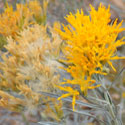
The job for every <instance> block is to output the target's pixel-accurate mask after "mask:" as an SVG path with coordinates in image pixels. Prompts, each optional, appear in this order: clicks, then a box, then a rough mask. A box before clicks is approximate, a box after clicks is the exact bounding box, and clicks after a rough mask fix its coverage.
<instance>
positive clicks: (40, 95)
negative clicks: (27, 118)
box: [0, 0, 125, 125]
mask: <svg viewBox="0 0 125 125" xmlns="http://www.w3.org/2000/svg"><path fill="white" fill-rule="evenodd" d="M47 3H48V2H47V1H43V6H42V7H41V6H40V3H39V2H38V1H37V0H33V1H29V2H27V3H26V4H17V5H16V10H14V9H13V8H12V6H9V5H7V8H6V9H5V11H4V13H3V14H1V15H0V29H1V30H0V34H1V36H2V37H1V38H3V39H4V40H6V41H7V45H4V48H6V52H3V53H2V55H1V59H2V60H1V62H0V106H2V107H4V108H7V109H9V110H12V111H16V112H24V111H27V110H28V111H32V110H33V111H34V109H38V108H39V107H41V109H42V112H41V117H42V120H45V121H48V120H49V121H50V122H47V123H45V122H44V121H42V122H41V123H42V124H50V123H52V124H65V123H66V118H67V117H70V115H76V114H80V115H81V116H82V115H84V117H82V119H83V124H86V123H87V124H88V123H89V121H90V120H89V119H90V118H89V117H92V118H93V119H92V121H93V122H94V121H98V122H99V123H100V122H101V123H104V124H107V125H112V124H114V125H120V124H121V119H120V117H118V114H117V112H118V111H117V108H116V106H115V105H114V103H113V101H112V98H111V96H110V94H109V92H108V90H109V88H108V89H107V86H106V84H105V83H104V81H103V80H104V79H103V78H104V76H106V75H108V71H109V67H111V68H112V69H113V70H114V71H115V72H116V69H115V67H114V66H113V64H112V61H113V60H118V59H124V58H125V57H120V56H118V55H117V47H119V46H122V45H124V44H125V43H124V38H121V39H119V40H118V39H117V38H118V35H119V33H120V32H122V31H124V28H121V25H122V22H121V23H119V24H117V19H116V20H115V21H114V22H113V23H111V19H110V17H111V14H110V7H108V8H105V6H103V5H102V4H100V6H99V8H98V10H95V8H94V7H93V6H92V5H90V7H91V11H90V16H88V15H85V14H84V13H83V10H82V9H81V11H79V10H78V11H77V13H76V14H72V13H70V14H69V15H67V17H65V19H66V20H67V21H68V23H69V24H67V25H64V24H62V27H60V24H59V23H54V26H53V27H50V26H49V25H48V24H46V25H43V24H45V19H46V8H47ZM102 15H103V16H102ZM7 24H8V25H7ZM61 28H62V29H61ZM109 87H111V86H109ZM61 90H62V91H61ZM123 94H124V93H123ZM123 96H124V95H123ZM58 100H62V101H58ZM71 102H72V106H70V103H71ZM75 104H76V107H75ZM81 116H80V118H81ZM74 117H75V116H74ZM74 121H75V120H74ZM84 121H85V122H84Z"/></svg>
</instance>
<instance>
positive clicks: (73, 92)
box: [57, 86, 79, 110]
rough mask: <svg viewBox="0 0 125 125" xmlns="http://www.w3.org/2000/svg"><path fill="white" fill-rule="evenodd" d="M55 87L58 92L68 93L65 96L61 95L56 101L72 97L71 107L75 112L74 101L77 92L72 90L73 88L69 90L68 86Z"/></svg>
mask: <svg viewBox="0 0 125 125" xmlns="http://www.w3.org/2000/svg"><path fill="white" fill-rule="evenodd" d="M57 87H58V88H59V89H60V90H63V91H67V92H68V93H66V94H63V95H62V96H61V97H59V98H58V100H60V99H61V98H66V97H68V96H72V97H73V99H72V107H73V110H75V100H76V97H77V96H78V95H79V92H78V91H77V90H74V89H73V88H71V87H69V86H65V87H62V86H57Z"/></svg>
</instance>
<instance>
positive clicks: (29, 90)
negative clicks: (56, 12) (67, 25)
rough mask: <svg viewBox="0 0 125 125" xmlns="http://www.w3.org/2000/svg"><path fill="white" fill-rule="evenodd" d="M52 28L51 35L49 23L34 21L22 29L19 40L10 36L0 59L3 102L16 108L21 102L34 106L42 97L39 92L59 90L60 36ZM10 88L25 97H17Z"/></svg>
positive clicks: (0, 87)
mask: <svg viewBox="0 0 125 125" xmlns="http://www.w3.org/2000/svg"><path fill="white" fill-rule="evenodd" d="M50 31H51V33H52V38H50V37H49V36H48V35H47V31H46V27H44V26H40V25H34V26H33V27H28V28H27V29H24V30H23V31H22V32H21V33H19V36H18V37H17V41H15V40H13V39H12V37H9V38H8V44H7V45H6V46H5V48H6V49H7V52H6V53H4V54H3V55H2V59H3V61H2V62H0V70H1V75H0V78H1V81H0V96H1V97H2V99H1V100H0V105H1V106H3V107H6V108H9V107H11V109H15V110H19V107H20V106H22V107H23V106H25V107H28V108H29V107H31V106H34V107H35V106H36V105H35V104H38V103H39V99H40V94H39V93H38V92H40V91H44V92H53V93H56V92H57V91H58V90H57V89H56V88H55V86H54V85H55V84H58V83H59V75H58V72H57V67H58V66H60V64H59V63H58V62H57V61H56V60H57V59H58V56H59V49H60V48H59V47H60V44H61V40H60V39H59V36H58V35H55V32H54V29H52V28H50ZM55 46H56V49H55ZM10 67H11V68H10ZM11 91H13V92H15V94H17V95H18V96H20V97H22V98H18V97H14V96H13V95H11V93H10V92H11ZM11 100H12V101H11Z"/></svg>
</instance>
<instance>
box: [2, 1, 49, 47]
mask: <svg viewBox="0 0 125 125" xmlns="http://www.w3.org/2000/svg"><path fill="white" fill-rule="evenodd" d="M47 4H48V2H47V1H43V7H41V5H40V3H39V2H38V1H37V0H34V1H29V2H27V3H25V4H16V10H14V9H13V7H12V6H9V5H8V4H7V7H6V8H5V10H4V13H2V14H1V15H0V34H1V35H2V36H3V37H8V36H10V35H11V36H12V37H13V38H14V39H16V36H17V33H18V32H19V31H21V30H22V29H23V28H26V27H27V26H29V25H31V24H35V23H38V24H45V21H46V8H47ZM2 41H3V40H1V42H2ZM1 47H2V45H1Z"/></svg>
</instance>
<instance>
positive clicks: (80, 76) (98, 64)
mask: <svg viewBox="0 0 125 125" xmlns="http://www.w3.org/2000/svg"><path fill="white" fill-rule="evenodd" d="M90 7H91V11H90V16H87V15H84V13H83V11H82V10H81V12H80V11H79V10H78V11H77V13H76V14H72V13H70V14H69V15H67V17H65V19H66V20H67V21H68V23H69V24H68V25H66V26H65V25H63V30H60V29H57V31H58V32H59V34H60V36H61V37H62V39H64V40H65V41H66V44H65V47H64V49H63V54H64V55H65V59H63V62H64V63H68V64H69V66H68V68H65V70H66V71H67V72H68V73H70V74H71V76H72V78H73V79H72V80H65V82H64V84H76V85H78V86H80V89H81V91H82V92H83V93H84V94H85V95H86V94H87V90H88V89H94V88H95V87H99V85H97V86H92V85H93V83H94V81H93V79H92V78H93V75H94V74H101V75H106V73H105V72H104V70H103V67H104V66H105V64H106V63H108V64H109V65H110V66H111V67H112V68H113V70H114V71H115V68H114V67H113V65H112V62H111V60H115V59H124V57H118V56H117V55H116V51H117V47H118V46H121V45H123V44H125V43H124V42H123V38H122V39H121V40H116V38H117V37H118V34H119V33H120V32H122V31H123V30H124V28H120V26H121V25H122V22H121V23H119V24H118V25H117V19H116V20H115V21H114V23H113V24H112V25H110V24H109V23H110V21H111V19H110V16H111V14H110V7H108V9H106V8H105V7H104V6H102V5H101V4H100V6H99V8H98V10H95V9H94V7H92V6H90ZM61 89H62V88H61ZM73 90H74V91H75V90H76V89H73ZM68 91H69V90H68Z"/></svg>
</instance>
